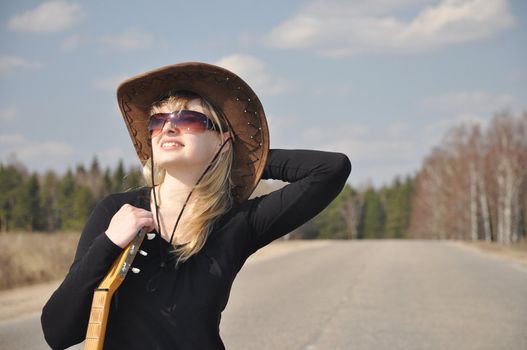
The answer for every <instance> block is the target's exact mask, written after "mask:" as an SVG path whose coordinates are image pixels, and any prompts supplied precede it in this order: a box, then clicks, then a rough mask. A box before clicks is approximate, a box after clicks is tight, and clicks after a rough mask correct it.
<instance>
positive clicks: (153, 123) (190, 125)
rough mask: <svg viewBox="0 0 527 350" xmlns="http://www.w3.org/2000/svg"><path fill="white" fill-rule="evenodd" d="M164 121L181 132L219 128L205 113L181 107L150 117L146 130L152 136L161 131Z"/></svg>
mask: <svg viewBox="0 0 527 350" xmlns="http://www.w3.org/2000/svg"><path fill="white" fill-rule="evenodd" d="M166 122H170V125H171V126H172V127H173V128H175V129H179V130H180V131H181V132H203V131H205V130H219V128H218V127H217V126H216V125H215V124H214V122H213V121H212V120H210V119H209V117H207V116H206V115H205V114H203V113H200V112H196V111H190V110H187V109H183V110H180V111H174V112H172V113H157V114H154V115H152V116H151V117H150V121H149V123H148V132H149V133H150V135H151V136H152V137H155V136H157V135H159V134H160V133H161V131H162V130H163V127H164V126H165V123H166Z"/></svg>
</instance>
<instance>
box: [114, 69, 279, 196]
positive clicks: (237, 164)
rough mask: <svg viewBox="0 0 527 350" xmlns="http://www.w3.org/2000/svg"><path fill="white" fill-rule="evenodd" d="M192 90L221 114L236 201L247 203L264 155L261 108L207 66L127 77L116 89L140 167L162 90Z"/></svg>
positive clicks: (244, 88)
mask: <svg viewBox="0 0 527 350" xmlns="http://www.w3.org/2000/svg"><path fill="white" fill-rule="evenodd" d="M177 90H187V91H192V92H195V93H197V94H199V95H200V96H202V97H204V98H205V99H207V100H208V101H209V102H211V103H212V104H213V105H214V106H215V107H217V108H219V109H221V110H222V112H223V114H224V116H225V117H226V119H227V122H228V124H229V127H230V131H231V133H232V134H233V141H234V142H233V146H234V163H233V168H232V171H231V177H232V181H233V183H234V188H233V196H234V198H235V200H236V201H237V202H242V201H244V200H246V199H247V198H249V196H250V195H251V193H252V192H253V191H254V189H255V187H256V185H257V184H258V182H259V181H260V178H261V176H262V174H263V171H264V168H265V164H266V161H267V154H268V151H269V130H268V126H267V120H266V117H265V113H264V110H263V106H262V104H261V102H260V100H259V99H258V97H257V96H256V94H255V93H254V91H253V90H252V89H251V88H250V87H249V85H248V84H247V83H245V82H244V81H243V80H242V79H241V78H240V77H238V76H237V75H236V74H234V73H232V72H230V71H228V70H226V69H224V68H221V67H218V66H214V65H211V64H206V63H201V62H187V63H180V64H175V65H170V66H166V67H162V68H159V69H156V70H152V71H150V72H146V73H143V74H140V75H137V76H135V77H133V78H130V79H128V80H126V81H125V82H123V83H122V84H121V85H120V86H119V87H118V88H117V101H118V103H119V108H120V110H121V113H122V115H123V118H124V121H125V123H126V126H127V128H128V132H129V133H130V137H131V138H132V142H133V145H134V147H135V150H136V152H137V155H138V157H139V160H140V161H141V163H142V164H144V163H145V161H146V160H147V159H148V158H149V157H150V155H151V148H150V142H148V140H149V137H150V136H149V133H148V129H147V127H148V121H149V118H150V115H149V112H150V108H151V106H152V103H153V102H155V101H157V100H158V99H159V98H160V97H161V96H163V95H165V94H166V93H167V92H168V91H177Z"/></svg>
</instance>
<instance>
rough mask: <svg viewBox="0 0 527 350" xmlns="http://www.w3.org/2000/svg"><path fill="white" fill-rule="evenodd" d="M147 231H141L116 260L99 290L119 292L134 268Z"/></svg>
mask: <svg viewBox="0 0 527 350" xmlns="http://www.w3.org/2000/svg"><path fill="white" fill-rule="evenodd" d="M145 235H146V231H145V230H144V229H141V230H139V232H138V233H137V235H136V236H135V238H134V239H133V240H132V241H131V242H130V243H129V244H128V246H127V247H126V248H125V249H124V250H123V252H122V253H121V255H119V257H118V258H117V259H116V260H115V262H114V263H113V265H112V267H111V268H110V272H109V273H108V275H106V278H105V279H104V280H103V281H102V282H101V284H100V285H99V289H108V290H109V291H110V292H113V291H115V290H117V288H118V287H119V285H120V284H121V283H122V282H123V280H124V278H125V277H126V274H127V273H128V271H129V270H130V268H131V267H132V262H133V261H134V258H135V256H136V255H137V252H138V251H139V247H140V246H141V243H143V239H144V238H145Z"/></svg>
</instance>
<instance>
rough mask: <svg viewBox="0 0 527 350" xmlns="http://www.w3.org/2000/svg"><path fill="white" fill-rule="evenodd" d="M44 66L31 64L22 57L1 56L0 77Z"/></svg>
mask: <svg viewBox="0 0 527 350" xmlns="http://www.w3.org/2000/svg"><path fill="white" fill-rule="evenodd" d="M42 66H43V64H42V63H39V62H30V61H28V60H26V59H24V58H21V57H15V56H0V75H2V74H6V73H11V72H13V71H15V70H17V69H37V68H41V67H42Z"/></svg>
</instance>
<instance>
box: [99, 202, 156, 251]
mask: <svg viewBox="0 0 527 350" xmlns="http://www.w3.org/2000/svg"><path fill="white" fill-rule="evenodd" d="M143 227H144V228H145V229H146V231H147V232H150V231H152V230H153V229H154V227H155V226H154V217H153V215H152V213H151V212H149V211H148V210H145V209H141V208H137V207H134V206H133V205H130V204H125V205H123V206H122V207H121V209H119V211H117V213H115V215H114V216H113V217H112V220H111V221H110V225H109V226H108V229H107V230H106V235H107V236H108V238H110V240H111V241H112V242H113V243H115V244H117V245H118V246H119V247H121V248H125V247H126V246H127V245H128V243H130V242H131V241H132V240H133V239H134V238H135V236H136V235H137V232H139V230H140V229H141V228H143Z"/></svg>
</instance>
